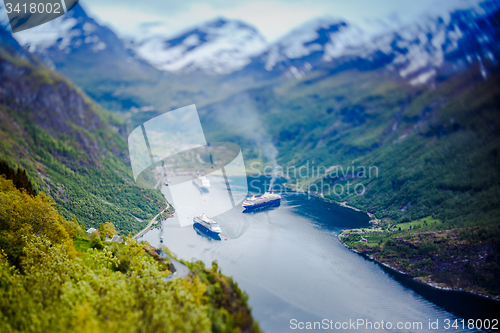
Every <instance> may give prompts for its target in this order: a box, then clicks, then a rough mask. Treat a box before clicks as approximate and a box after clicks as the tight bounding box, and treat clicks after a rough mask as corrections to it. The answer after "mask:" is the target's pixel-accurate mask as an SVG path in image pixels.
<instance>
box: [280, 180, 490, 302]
mask: <svg viewBox="0 0 500 333" xmlns="http://www.w3.org/2000/svg"><path fill="white" fill-rule="evenodd" d="M285 187H286V188H288V189H290V188H289V187H288V186H286V185H285ZM294 191H295V192H297V193H302V194H308V195H312V196H314V197H317V198H319V199H320V200H323V201H324V202H328V203H333V204H336V205H339V206H340V207H344V208H348V209H351V210H354V211H356V212H360V213H366V215H368V217H369V218H370V221H369V223H370V224H372V225H371V227H374V226H375V225H378V222H379V221H380V220H379V219H377V218H376V216H375V214H372V213H369V212H366V211H363V210H361V209H359V208H356V207H353V206H349V205H348V204H347V201H343V202H338V201H334V200H330V199H327V198H325V197H324V196H323V195H322V194H321V193H313V192H309V191H296V190H294ZM346 231H347V230H344V231H342V232H341V233H340V234H338V235H337V239H338V240H339V242H340V243H341V244H342V245H344V246H345V247H346V248H347V249H348V250H350V251H352V252H354V253H356V254H358V255H360V256H362V257H364V258H365V259H368V260H371V261H374V262H376V263H377V264H379V265H383V266H384V267H386V268H388V269H390V270H392V271H394V272H397V273H399V274H402V275H405V276H407V277H410V278H411V279H412V280H414V281H416V282H419V283H422V284H425V285H427V286H429V287H431V288H434V289H438V290H444V291H453V292H462V293H468V294H471V295H475V296H479V297H483V298H486V299H489V300H492V301H496V302H500V297H497V298H495V297H492V296H489V295H484V294H482V293H479V292H477V291H469V290H464V289H457V288H452V287H450V286H447V285H446V284H444V283H443V286H440V285H438V284H437V283H435V282H433V281H432V280H430V279H429V280H430V281H423V280H422V279H419V278H418V277H416V276H413V275H411V274H409V273H407V272H404V271H400V270H399V269H397V268H395V267H393V266H391V265H389V264H387V263H385V262H383V261H380V260H378V259H375V258H374V257H372V256H371V255H369V254H367V253H362V252H359V251H358V250H355V249H352V248H351V247H349V245H347V244H346V243H345V242H343V241H342V240H341V236H342V235H343V234H344V233H345V232H346Z"/></svg>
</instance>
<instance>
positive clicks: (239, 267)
mask: <svg viewBox="0 0 500 333" xmlns="http://www.w3.org/2000/svg"><path fill="white" fill-rule="evenodd" d="M264 180H266V179H264V178H259V183H260V184H261V185H259V186H257V188H255V186H256V183H255V182H254V183H253V186H252V187H250V190H253V191H257V192H262V191H263V186H264V185H263V182H264ZM276 189H279V184H278V185H277V187H276ZM189 195H200V193H199V191H196V189H193V193H189ZM242 211H243V209H242V208H241V205H239V206H238V207H237V208H235V209H232V210H230V211H228V212H226V213H224V214H222V215H219V216H217V217H213V218H214V219H215V220H216V221H218V222H219V224H220V225H221V228H222V230H223V232H224V234H225V235H227V236H228V238H229V239H228V240H227V241H214V240H209V239H207V238H205V237H203V236H200V235H199V234H197V233H196V231H195V230H193V228H192V227H184V228H180V226H179V223H178V221H176V219H175V218H173V219H169V220H167V221H166V222H165V223H164V235H163V236H164V244H165V245H167V246H168V247H169V248H170V249H171V250H172V251H173V252H174V253H176V254H177V255H178V256H179V257H180V258H183V259H186V260H190V259H192V258H196V259H200V260H203V261H204V262H205V263H207V264H209V263H210V262H211V261H212V260H217V261H218V262H219V267H221V268H222V271H223V273H224V274H226V275H230V276H234V278H235V280H236V281H237V282H238V284H239V286H240V287H241V288H242V289H243V290H245V291H246V292H247V293H248V294H249V296H250V300H249V302H250V305H251V307H252V308H253V311H252V312H253V315H254V316H255V318H256V319H257V320H258V321H259V323H260V325H261V328H262V329H263V330H264V331H265V332H286V331H295V330H293V329H292V328H293V327H294V324H293V323H297V324H298V323H299V322H303V323H304V325H305V324H306V323H307V322H319V323H324V322H322V321H323V320H327V321H328V323H329V325H335V323H338V324H342V323H347V322H349V321H351V322H352V321H355V322H356V321H357V320H363V321H364V322H365V323H366V322H367V321H368V322H371V323H372V325H373V324H374V323H379V324H380V322H381V321H382V320H383V321H384V323H387V322H390V323H391V324H392V325H394V326H395V325H397V323H402V324H403V325H405V324H406V325H408V324H407V323H410V325H413V323H422V329H417V328H416V327H418V326H414V327H411V328H409V329H404V328H403V329H395V327H393V329H392V331H398V332H416V331H429V329H428V325H429V321H431V322H436V320H437V321H438V324H439V326H438V327H439V329H438V330H434V331H440V332H449V331H454V332H465V331H467V332H471V331H473V330H470V329H468V328H467V327H466V328H465V329H464V330H462V328H461V327H459V329H455V328H453V329H451V328H450V329H445V324H446V323H447V321H449V322H450V324H452V323H453V321H454V320H455V319H461V318H465V319H469V318H474V319H478V318H482V319H483V318H489V319H493V318H498V314H499V313H500V311H499V310H500V305H499V303H497V302H494V301H490V300H487V299H484V298H480V297H476V296H474V295H469V294H464V293H456V292H447V291H442V290H436V289H434V288H431V287H428V286H426V285H424V284H421V283H418V282H416V281H414V280H412V279H411V278H408V277H406V276H404V275H401V274H399V273H397V272H394V271H392V270H390V269H387V268H386V267H384V266H381V265H379V264H377V263H375V262H373V261H371V260H369V259H366V258H364V257H362V256H360V255H358V254H356V253H353V252H351V251H349V250H348V249H346V248H345V247H344V246H343V245H342V244H341V243H340V242H339V241H338V239H337V235H338V234H339V233H340V232H341V231H342V230H344V229H346V228H354V227H366V226H368V217H367V216H366V214H364V213H361V212H356V211H354V210H350V209H347V208H343V207H340V206H338V205H336V204H332V203H327V202H324V201H322V200H320V199H318V198H315V197H309V196H307V195H304V194H298V193H295V192H288V193H283V199H282V204H281V206H280V207H277V208H273V209H269V210H266V211H261V212H255V213H250V214H247V213H245V214H243V213H242ZM143 239H145V240H147V241H148V242H150V243H151V244H152V245H159V235H158V230H152V231H150V232H148V233H147V234H146V235H145V236H144V237H143ZM294 320H295V321H294ZM291 321H292V322H291ZM291 323H292V324H291ZM332 323H333V324H332ZM375 325H376V324H375ZM417 325H418V324H417ZM325 327H326V326H324V328H325ZM329 327H331V326H329ZM344 327H345V325H344ZM349 327H350V329H352V326H349ZM297 328H298V327H297ZM350 329H346V330H350ZM356 330H357V331H359V330H365V331H366V326H365V325H361V326H360V327H359V328H358V329H356ZM380 330H382V329H379V331H380ZM318 331H319V330H318ZM321 331H323V330H321ZM390 331H391V330H390Z"/></svg>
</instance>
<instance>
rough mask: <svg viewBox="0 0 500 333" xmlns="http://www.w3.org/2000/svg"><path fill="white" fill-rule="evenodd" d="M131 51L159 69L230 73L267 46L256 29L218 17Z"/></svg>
mask: <svg viewBox="0 0 500 333" xmlns="http://www.w3.org/2000/svg"><path fill="white" fill-rule="evenodd" d="M132 48H133V49H134V51H135V52H136V54H137V55H138V56H139V57H140V58H142V59H144V60H146V61H148V62H149V63H150V64H152V65H153V66H154V67H156V68H157V69H159V70H163V71H168V72H184V73H185V72H193V71H197V70H201V71H202V72H204V73H207V74H228V73H231V72H233V71H235V70H239V69H241V68H243V67H244V66H245V65H247V64H248V63H250V61H251V58H252V57H254V56H257V55H259V54H261V53H262V52H263V51H264V50H265V49H266V48H267V43H266V41H265V39H264V38H263V37H262V35H261V34H260V33H259V32H258V31H257V30H256V29H255V28H254V27H252V26H250V25H248V24H246V23H244V22H241V21H238V20H229V19H225V18H217V19H215V20H212V21H209V22H206V23H204V24H202V25H200V26H198V27H196V28H193V29H191V30H188V31H186V32H184V33H182V34H180V35H178V36H176V37H173V38H165V37H162V36H156V37H152V38H149V39H146V40H144V41H142V42H139V43H133V44H132Z"/></svg>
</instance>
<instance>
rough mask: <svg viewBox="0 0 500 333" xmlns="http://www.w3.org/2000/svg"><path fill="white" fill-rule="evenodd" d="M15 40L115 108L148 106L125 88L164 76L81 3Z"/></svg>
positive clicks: (90, 93) (95, 97)
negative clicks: (127, 92)
mask: <svg viewBox="0 0 500 333" xmlns="http://www.w3.org/2000/svg"><path fill="white" fill-rule="evenodd" d="M15 38H16V39H17V40H18V41H19V43H20V44H21V45H23V47H24V48H25V49H26V50H27V51H29V52H30V53H33V54H35V55H36V56H38V57H39V58H40V59H41V60H42V61H44V62H45V63H46V64H47V65H48V66H49V67H51V68H52V69H56V70H57V71H59V72H61V73H62V74H64V75H65V76H67V77H69V78H70V79H72V80H73V81H74V82H75V83H76V84H78V85H79V86H81V87H82V88H83V89H84V90H85V91H86V92H87V93H88V94H89V95H90V96H91V97H93V98H94V99H96V100H97V101H99V102H101V103H102V104H103V105H104V106H106V107H108V108H110V109H112V110H122V109H130V108H131V107H141V106H144V102H143V101H142V100H141V99H140V97H139V96H131V95H132V94H125V96H123V90H126V89H127V87H128V86H129V85H132V84H134V83H136V82H140V83H141V84H142V86H144V85H148V84H152V85H153V84H154V82H155V80H157V79H158V77H159V76H161V73H160V72H159V71H157V70H156V69H154V68H153V67H152V66H150V65H149V64H147V63H146V62H143V61H141V60H139V59H137V58H136V57H135V56H134V54H133V52H132V51H131V50H130V49H128V48H127V47H126V46H125V43H124V41H122V40H121V39H119V38H118V37H117V36H116V35H115V33H114V32H113V31H111V30H110V29H109V28H107V27H106V26H102V25H100V24H99V23H97V22H96V21H95V20H94V19H92V18H91V17H89V16H88V15H87V13H86V12H85V11H84V9H83V8H82V7H81V5H77V6H76V7H75V8H74V9H72V10H71V11H69V12H68V13H67V14H66V15H64V16H62V17H60V18H57V19H55V20H53V21H50V22H48V23H46V24H44V25H41V26H38V27H35V28H33V29H30V30H27V31H25V32H20V33H16V34H15Z"/></svg>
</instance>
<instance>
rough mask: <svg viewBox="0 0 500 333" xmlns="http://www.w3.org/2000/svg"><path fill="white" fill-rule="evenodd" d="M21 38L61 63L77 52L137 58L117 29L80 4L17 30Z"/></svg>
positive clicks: (27, 45)
mask: <svg viewBox="0 0 500 333" xmlns="http://www.w3.org/2000/svg"><path fill="white" fill-rule="evenodd" d="M14 37H15V38H16V39H17V41H18V42H19V43H20V44H21V45H23V46H24V47H25V48H26V49H28V50H29V51H30V52H32V53H34V54H36V55H38V56H39V57H40V58H41V59H42V60H43V61H45V62H46V63H48V64H49V65H52V67H56V68H57V67H58V66H57V63H64V62H65V61H66V58H70V57H71V56H74V55H75V54H78V55H81V56H86V57H101V56H104V54H106V55H113V56H114V57H117V56H118V57H126V58H128V59H129V61H133V60H134V57H133V53H132V52H130V50H128V49H127V48H126V47H125V45H124V42H123V41H122V40H120V39H119V38H118V37H117V36H116V35H115V33H114V32H113V31H112V30H110V29H109V28H107V27H106V26H102V25H100V24H99V23H97V22H96V21H95V20H94V19H92V18H91V17H89V16H88V15H87V13H86V12H85V11H84V9H83V8H82V7H81V6H80V5H77V6H76V7H75V8H73V9H72V10H70V11H68V13H67V14H66V15H63V16H61V17H59V18H57V19H55V20H53V21H50V22H47V23H45V24H43V25H40V26H37V27H35V28H32V29H29V30H26V31H24V32H19V33H16V34H14Z"/></svg>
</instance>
